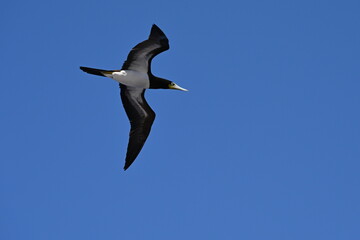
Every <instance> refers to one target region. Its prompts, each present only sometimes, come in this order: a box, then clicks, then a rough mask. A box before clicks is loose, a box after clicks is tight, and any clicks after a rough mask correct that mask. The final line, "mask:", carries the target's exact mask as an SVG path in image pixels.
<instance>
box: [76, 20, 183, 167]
mask: <svg viewBox="0 0 360 240" xmlns="http://www.w3.org/2000/svg"><path fill="white" fill-rule="evenodd" d="M168 49H169V41H168V39H167V37H166V36H165V34H164V33H163V32H162V31H161V30H160V28H159V27H157V26H156V25H155V24H154V25H153V26H152V28H151V32H150V36H149V38H148V39H147V40H145V41H143V42H141V43H139V44H137V45H136V46H135V47H134V48H133V49H132V50H131V51H130V53H129V55H128V57H127V60H126V61H125V62H124V64H123V66H122V68H121V69H120V70H101V69H96V68H88V67H80V69H81V70H83V71H84V72H87V73H90V74H94V75H99V76H103V77H109V78H111V79H114V80H115V81H117V82H119V84H120V89H121V91H120V96H121V100H122V103H123V106H124V109H125V112H126V114H127V116H128V118H129V120H130V125H131V129H130V134H129V137H130V138H129V143H128V148H127V153H126V159H125V166H124V169H125V170H126V169H127V168H128V167H129V166H130V165H131V164H132V163H133V162H134V161H135V159H136V157H137V156H138V154H139V153H140V151H141V149H142V147H143V146H144V143H145V141H146V139H147V137H148V136H149V133H150V130H151V126H152V124H153V122H154V120H155V112H154V111H153V110H152V109H151V108H150V106H149V104H148V103H147V102H146V100H145V97H144V93H145V89H149V88H150V89H159V88H162V89H177V90H182V91H187V90H186V89H184V88H181V87H179V86H178V85H176V84H175V83H173V82H171V81H169V80H166V79H163V78H159V77H156V76H154V75H153V74H152V73H151V60H152V59H153V58H154V57H155V56H156V55H157V54H159V53H161V52H163V51H166V50H168Z"/></svg>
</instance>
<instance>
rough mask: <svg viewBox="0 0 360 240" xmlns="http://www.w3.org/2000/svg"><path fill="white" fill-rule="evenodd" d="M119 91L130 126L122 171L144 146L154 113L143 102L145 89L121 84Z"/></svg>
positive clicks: (144, 101)
mask: <svg viewBox="0 0 360 240" xmlns="http://www.w3.org/2000/svg"><path fill="white" fill-rule="evenodd" d="M120 89H121V91H120V96H121V100H122V103H123V106H124V108H125V111H126V114H127V116H128V118H129V120H130V125H131V129H130V134H129V137H130V138H129V143H128V147H127V153H126V159H125V166H124V170H126V169H128V167H130V165H131V164H132V163H133V162H134V161H135V159H136V157H137V156H138V154H139V153H140V151H141V149H142V147H143V146H144V143H145V141H146V139H147V137H148V136H149V134H150V130H151V126H152V124H153V122H154V120H155V112H154V111H153V110H152V109H151V108H150V106H149V104H148V103H147V102H146V100H145V97H144V93H145V89H142V88H133V87H128V86H125V85H123V84H120Z"/></svg>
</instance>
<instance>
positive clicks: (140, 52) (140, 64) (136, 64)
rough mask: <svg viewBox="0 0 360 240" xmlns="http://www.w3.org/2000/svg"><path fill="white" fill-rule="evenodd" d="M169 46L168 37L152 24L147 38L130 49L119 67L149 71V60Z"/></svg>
mask: <svg viewBox="0 0 360 240" xmlns="http://www.w3.org/2000/svg"><path fill="white" fill-rule="evenodd" d="M169 48H170V46H169V40H168V38H167V37H166V36H165V34H164V32H163V31H161V29H160V28H159V27H158V26H156V25H155V24H154V25H153V26H152V28H151V32H150V35H149V38H148V39H147V40H145V41H143V42H141V43H139V44H137V45H136V46H135V47H134V48H133V49H131V51H130V53H129V55H128V57H127V59H126V61H125V62H124V64H123V66H122V68H121V69H123V70H135V71H140V72H146V73H148V72H149V73H151V60H152V59H153V58H154V57H155V56H156V55H158V54H159V53H161V52H164V51H166V50H168V49H169Z"/></svg>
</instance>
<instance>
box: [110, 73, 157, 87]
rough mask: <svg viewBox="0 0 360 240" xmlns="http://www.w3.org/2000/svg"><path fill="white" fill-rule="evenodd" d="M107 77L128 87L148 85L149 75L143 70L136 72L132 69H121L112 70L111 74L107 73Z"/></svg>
mask: <svg viewBox="0 0 360 240" xmlns="http://www.w3.org/2000/svg"><path fill="white" fill-rule="evenodd" d="M108 77H110V78H112V79H114V80H115V81H117V82H119V83H122V84H124V85H126V86H130V87H136V88H149V87H150V81H149V76H148V75H147V73H143V72H138V71H134V70H121V71H120V72H113V73H112V74H111V75H110V74H109V76H108Z"/></svg>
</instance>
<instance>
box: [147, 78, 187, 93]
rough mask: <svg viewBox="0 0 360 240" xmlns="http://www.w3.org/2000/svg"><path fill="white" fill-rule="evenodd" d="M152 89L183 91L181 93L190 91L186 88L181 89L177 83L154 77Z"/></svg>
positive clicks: (151, 82)
mask: <svg viewBox="0 0 360 240" xmlns="http://www.w3.org/2000/svg"><path fill="white" fill-rule="evenodd" d="M150 88H151V89H159V88H162V89H175V90H181V91H186V92H187V91H189V90H187V89H185V88H182V87H180V86H179V85H177V84H176V83H174V82H172V81H169V80H167V79H164V78H159V77H152V78H150Z"/></svg>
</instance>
